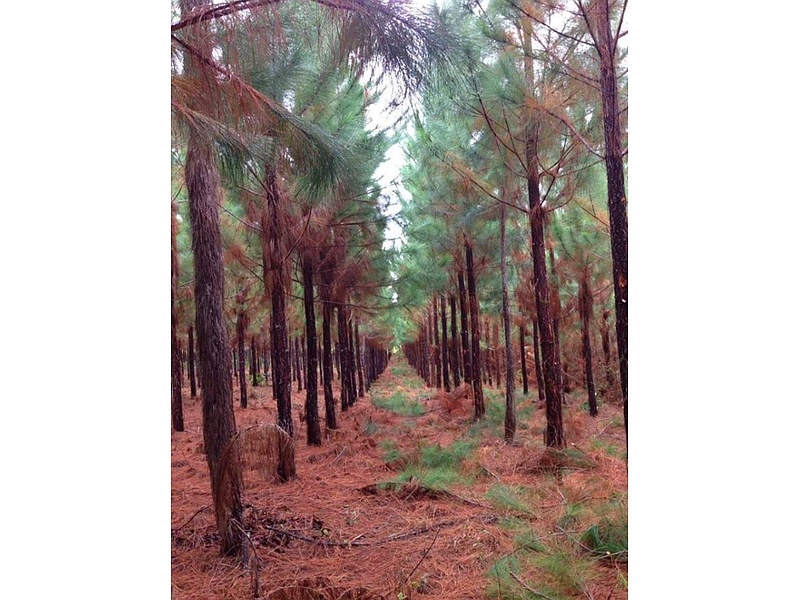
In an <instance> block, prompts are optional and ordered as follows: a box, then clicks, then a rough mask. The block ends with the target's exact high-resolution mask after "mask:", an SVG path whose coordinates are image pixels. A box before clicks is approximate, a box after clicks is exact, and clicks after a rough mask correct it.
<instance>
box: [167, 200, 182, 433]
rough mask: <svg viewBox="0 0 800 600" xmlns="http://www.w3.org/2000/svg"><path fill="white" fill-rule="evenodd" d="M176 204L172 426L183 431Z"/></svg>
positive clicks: (172, 210) (172, 213) (173, 223)
mask: <svg viewBox="0 0 800 600" xmlns="http://www.w3.org/2000/svg"><path fill="white" fill-rule="evenodd" d="M175 214H176V213H175V204H172V206H171V207H170V219H171V226H170V227H171V232H172V235H171V237H172V242H171V246H172V247H171V251H172V252H171V255H172V256H171V266H170V271H171V285H170V294H169V304H170V311H171V317H170V325H171V329H172V332H171V339H172V341H171V348H172V353H171V358H172V398H171V400H172V428H173V429H174V430H175V431H183V393H182V390H181V388H182V384H183V373H182V369H181V351H180V347H179V346H178V314H177V312H176V311H175V294H176V292H177V289H178V268H179V263H178V244H177V242H176V236H177V233H178V232H177V228H178V220H177V219H176V218H175Z"/></svg>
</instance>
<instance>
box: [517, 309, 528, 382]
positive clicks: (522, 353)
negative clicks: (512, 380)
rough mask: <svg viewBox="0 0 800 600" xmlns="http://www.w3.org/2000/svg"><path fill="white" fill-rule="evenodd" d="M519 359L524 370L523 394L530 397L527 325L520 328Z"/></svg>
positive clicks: (521, 325)
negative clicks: (526, 345) (526, 339)
mask: <svg viewBox="0 0 800 600" xmlns="http://www.w3.org/2000/svg"><path fill="white" fill-rule="evenodd" d="M519 357H520V360H519V362H520V367H521V368H522V393H523V394H525V395H526V396H527V395H528V361H527V355H526V353H525V325H523V324H520V326H519Z"/></svg>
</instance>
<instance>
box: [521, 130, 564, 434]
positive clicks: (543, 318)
mask: <svg viewBox="0 0 800 600" xmlns="http://www.w3.org/2000/svg"><path fill="white" fill-rule="evenodd" d="M537 138H538V132H536V131H535V130H534V131H532V132H531V133H530V135H529V136H528V139H527V140H526V145H525V146H526V148H525V149H526V155H527V161H528V173H527V179H528V203H529V206H530V223H531V254H532V256H533V287H534V290H535V294H536V316H537V319H538V325H539V337H540V339H541V346H542V363H543V365H542V366H543V379H544V395H545V411H546V417H547V424H546V426H545V445H547V446H551V447H557V448H561V447H563V446H564V445H565V440H564V425H563V420H562V415H561V393H560V390H559V388H558V371H557V367H558V365H557V362H556V361H557V359H556V350H555V339H554V335H553V322H552V318H551V316H550V301H551V298H550V290H549V287H548V284H547V263H546V261H545V240H544V221H545V214H544V207H543V206H542V200H541V196H540V194H539V166H538V164H539V161H538V156H537V147H536V146H537V143H538V140H537Z"/></svg>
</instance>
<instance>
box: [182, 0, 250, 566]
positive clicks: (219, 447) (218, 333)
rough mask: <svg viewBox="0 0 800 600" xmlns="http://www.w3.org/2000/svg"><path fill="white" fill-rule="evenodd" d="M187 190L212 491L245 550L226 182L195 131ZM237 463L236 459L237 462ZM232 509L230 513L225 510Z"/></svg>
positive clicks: (202, 30) (201, 29)
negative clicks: (236, 448)
mask: <svg viewBox="0 0 800 600" xmlns="http://www.w3.org/2000/svg"><path fill="white" fill-rule="evenodd" d="M204 4H206V2H205V1H204V0H183V1H182V3H181V11H182V12H184V13H187V12H190V11H191V10H192V9H194V8H198V7H200V6H202V5H204ZM206 30H207V26H205V25H198V26H197V27H196V28H195V29H194V31H195V32H196V33H195V34H194V35H191V36H190V37H191V38H192V40H193V42H194V43H195V44H196V45H197V44H199V47H200V48H201V49H205V50H207V51H208V54H210V50H211V49H210V48H208V42H206V41H205V39H207V35H206ZM184 65H185V70H186V71H185V72H186V74H187V76H189V77H197V78H198V79H201V80H202V78H203V77H205V76H209V77H210V75H204V74H202V73H201V67H200V65H197V64H195V60H194V58H193V57H192V56H190V55H188V54H186V55H185V56H184ZM185 173H186V189H187V193H188V197H189V220H190V223H191V228H192V251H193V253H194V270H195V276H194V282H195V289H194V294H195V306H196V324H197V341H198V351H199V352H198V354H199V362H200V384H201V387H202V389H203V406H202V412H203V443H204V448H205V451H206V458H207V461H208V468H209V473H210V478H211V493H212V498H213V501H214V506H215V509H216V514H217V527H218V529H219V533H220V537H221V550H222V553H223V554H226V555H227V554H238V553H240V552H241V551H242V534H241V532H240V531H239V530H238V528H236V527H235V526H233V522H241V519H242V501H241V473H240V471H239V470H238V469H237V465H235V464H232V465H229V471H228V473H229V475H230V482H231V490H230V495H227V494H226V497H225V498H224V504H225V505H226V506H222V505H223V498H221V497H220V494H219V492H220V485H219V484H220V480H221V475H222V473H221V470H220V463H221V459H222V453H223V451H224V449H225V447H226V446H227V445H228V442H229V441H230V440H231V438H232V437H233V436H234V434H235V433H236V422H235V418H234V414H233V387H232V384H231V354H230V344H229V341H228V331H227V328H226V327H225V313H224V309H223V301H224V300H223V298H224V291H225V275H224V268H223V262H222V238H221V233H220V224H219V212H218V210H219V200H220V180H219V171H218V168H217V157H216V155H215V152H214V148H213V147H212V146H211V145H210V144H209V143H208V142H206V141H205V140H202V139H200V138H199V137H198V136H196V135H195V134H192V133H190V134H189V139H188V142H187V152H186V168H185ZM233 462H234V463H235V462H236V461H233ZM222 508H227V509H228V511H224V510H221V509H222Z"/></svg>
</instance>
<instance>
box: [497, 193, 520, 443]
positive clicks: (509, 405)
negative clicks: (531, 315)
mask: <svg viewBox="0 0 800 600" xmlns="http://www.w3.org/2000/svg"><path fill="white" fill-rule="evenodd" d="M500 280H501V281H502V289H503V333H504V335H505V350H506V352H505V357H506V369H505V370H506V415H505V421H504V428H503V431H504V439H505V441H506V442H508V443H511V442H513V441H514V435H515V434H516V432H517V411H516V406H515V405H514V349H513V347H512V345H511V311H510V310H509V305H508V277H507V274H506V205H505V204H501V205H500Z"/></svg>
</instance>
